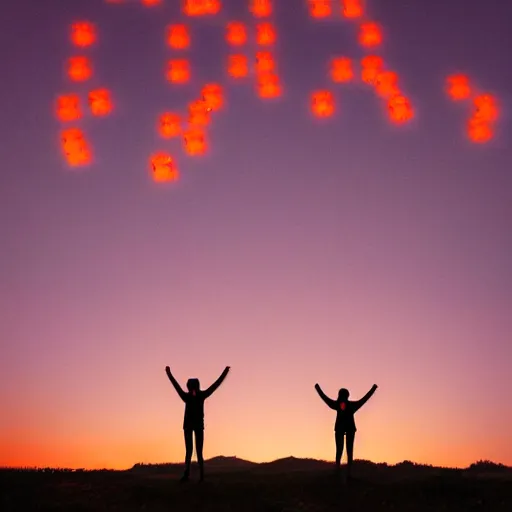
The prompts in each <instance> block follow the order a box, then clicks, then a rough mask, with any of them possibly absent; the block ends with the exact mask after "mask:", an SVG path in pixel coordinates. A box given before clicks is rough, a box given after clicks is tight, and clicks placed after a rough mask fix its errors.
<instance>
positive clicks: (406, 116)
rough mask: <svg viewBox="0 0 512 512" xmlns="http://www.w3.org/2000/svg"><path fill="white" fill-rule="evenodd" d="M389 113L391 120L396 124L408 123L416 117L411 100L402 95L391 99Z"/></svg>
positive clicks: (396, 95)
mask: <svg viewBox="0 0 512 512" xmlns="http://www.w3.org/2000/svg"><path fill="white" fill-rule="evenodd" d="M388 113H389V118H390V120H391V121H392V122H394V123H396V124H403V123H406V122H408V121H410V120H411V119H412V118H413V117H414V110H413V108H412V105H411V102H410V101H409V98H407V97H406V96H404V95H403V94H401V93H398V94H395V95H393V96H391V97H390V98H389V100H388Z"/></svg>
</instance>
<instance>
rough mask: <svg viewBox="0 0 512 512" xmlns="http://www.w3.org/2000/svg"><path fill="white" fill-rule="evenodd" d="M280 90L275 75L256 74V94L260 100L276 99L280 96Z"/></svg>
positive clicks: (269, 73) (278, 81)
mask: <svg viewBox="0 0 512 512" xmlns="http://www.w3.org/2000/svg"><path fill="white" fill-rule="evenodd" d="M281 92H282V88H281V83H280V80H279V76H278V75H277V74H275V73H272V72H268V73H261V74H258V94H259V96H260V98H265V99H268V98H277V97H279V96H281Z"/></svg>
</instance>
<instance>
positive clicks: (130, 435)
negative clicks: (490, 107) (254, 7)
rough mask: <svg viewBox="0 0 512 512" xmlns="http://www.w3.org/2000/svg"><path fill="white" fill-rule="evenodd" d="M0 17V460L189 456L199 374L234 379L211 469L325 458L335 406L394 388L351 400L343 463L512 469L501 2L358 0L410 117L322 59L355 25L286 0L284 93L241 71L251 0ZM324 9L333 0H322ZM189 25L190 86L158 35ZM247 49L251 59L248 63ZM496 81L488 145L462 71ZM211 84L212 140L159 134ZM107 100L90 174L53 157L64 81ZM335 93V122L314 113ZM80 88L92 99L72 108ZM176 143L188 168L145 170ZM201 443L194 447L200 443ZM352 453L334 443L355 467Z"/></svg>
mask: <svg viewBox="0 0 512 512" xmlns="http://www.w3.org/2000/svg"><path fill="white" fill-rule="evenodd" d="M4 3H5V5H2V7H1V11H0V42H1V44H0V56H1V57H0V62H1V63H2V68H3V72H2V76H1V78H0V93H1V98H2V99H1V105H2V107H1V111H0V135H1V144H0V165H1V169H0V234H1V250H0V312H1V319H0V343H1V353H0V410H1V413H0V466H60V467H71V468H103V467H107V468H128V467H131V466H132V465H133V464H134V463H136V462H146V463H158V462H169V461H173V462H181V461H183V459H184V443H183V431H182V421H183V409H184V406H183V403H182V402H181V400H180V399H179V397H178V395H177V394H176V393H175V391H174V389H173V388H172V386H171V383H170V382H169V381H168V379H167V377H166V375H165V366H166V365H169V366H170V367H171V370H172V371H173V374H174V375H175V377H176V378H177V379H178V380H179V381H180V382H181V384H182V386H185V383H186V380H187V379H188V378H189V377H198V378H199V379H200V380H201V384H202V386H203V387H207V386H208V385H210V384H211V383H212V382H213V381H214V380H215V379H216V378H217V377H218V376H219V375H220V373H221V372H222V370H223V369H224V367H225V366H231V373H230V374H229V375H228V377H227V378H226V381H225V382H224V384H223V385H222V386H221V387H220V388H219V390H218V391H217V392H216V393H215V394H214V395H213V396H212V397H211V398H210V399H209V400H208V401H207V403H206V406H205V423H206V430H205V449H204V454H205V457H206V458H210V457H213V456H216V455H226V456H231V455H236V456H237V457H240V458H245V459H249V460H253V461H256V462H261V461H270V460H274V459H277V458H280V457H287V456H290V455H293V456H295V457H312V458H319V459H327V460H334V455H335V447H334V432H333V428H334V420H335V413H334V412H333V411H331V410H330V409H328V408H327V407H326V405H325V404H324V403H323V402H322V401H321V400H320V398H319V397H318V395H317V393H316V391H315V389H314V385H315V383H317V382H318V383H319V384H320V385H321V386H322V388H323V390H324V391H325V393H326V394H327V395H329V396H331V397H335V396H336V394H337V390H338V389H339V388H340V387H346V388H348V389H349V390H350V391H351V397H352V398H354V399H357V398H359V397H361V396H363V395H364V394H365V393H366V392H367V391H368V390H369V389H370V387H371V386H372V384H374V383H376V384H378V386H379V389H378V390H377V392H376V393H375V395H374V396H373V397H372V398H371V400H370V401H369V402H368V403H367V404H366V405H365V406H364V407H363V408H362V409H361V410H360V411H359V412H358V413H357V415H356V423H357V427H358V432H357V436H356V442H355V457H356V458H364V459H370V460H372V461H375V462H381V461H386V462H388V463H396V462H399V461H402V460H404V459H407V460H412V461H415V462H420V463H428V464H435V465H446V466H457V467H459V466H467V465H469V464H470V463H472V462H474V461H476V460H478V459H491V460H493V461H495V462H501V463H504V464H508V465H512V426H511V425H512V401H511V400H510V396H511V384H512V377H511V375H512V372H511V370H510V367H511V361H512V264H511V262H512V145H511V140H512V138H511V137H512V136H511V133H512V129H511V126H510V111H511V110H510V105H511V102H512V89H511V84H512V66H511V63H510V48H512V31H511V29H510V26H511V24H512V6H511V5H510V2H507V1H504V0H487V1H486V2H483V1H481V2H476V1H474V2H468V1H467V0H445V1H443V2H434V1H427V0H422V1H406V0H401V1H400V0H396V1H395V0H387V1H386V0H367V2H366V5H367V15H368V17H369V19H372V20H375V21H377V22H378V23H380V24H381V25H382V27H383V30H384V35H385V42H384V44H383V46H382V48H379V49H378V50H376V53H377V54H379V55H381V56H382V57H383V59H384V61H385V62H386V64H387V65H388V66H389V67H390V68H392V69H394V70H396V71H397V72H398V74H399V76H400V80H401V83H402V84H403V88H404V90H405V91H406V93H407V94H408V95H409V97H410V98H411V101H412V103H413V105H414V108H415V118H414V120H413V121H412V122H411V123H409V124H407V125H405V126H395V125H392V124H391V123H390V121H389V120H388V119H387V116H386V112H385V110H384V108H383V106H382V101H381V100H379V99H378V98H377V97H376V95H375V94H374V93H373V92H372V91H371V90H370V88H369V87H367V86H364V85H362V84H360V83H356V84H353V85H342V84H332V83H331V81H330V79H329V77H328V75H327V63H328V61H329V59H330V58H331V57H332V56H333V55H337V54H341V55H346V56H348V57H351V58H354V59H360V58H361V57H362V56H363V55H365V54H366V53H368V51H367V50H364V49H363V48H361V46H360V45H359V44H358V43H357V27H356V23H354V22H350V21H347V20H343V19H342V18H341V17H340V16H337V17H336V18H332V19H330V20H328V21H323V22H320V21H314V20H312V19H311V18H309V16H308V11H307V8H306V2H305V1H303V0H276V1H275V2H274V4H275V15H274V16H273V21H274V22H275V24H276V27H277V29H278V45H277V47H276V55H277V60H278V66H279V70H280V72H279V74H280V76H281V78H282V82H283V87H284V91H283V96H282V98H280V99H279V100H271V101H263V100H261V99H260V98H258V96H257V94H256V93H255V88H254V77H252V78H248V79H246V80H245V82H244V81H242V83H239V84H238V83H234V81H233V80H232V79H230V78H229V77H228V76H227V75H226V70H225V62H226V58H227V55H228V45H227V44H226V42H225V41H224V27H225V25H226V23H227V22H228V21H230V20H240V21H244V22H247V23H248V24H249V25H250V26H253V25H254V19H253V18H252V16H251V15H250V13H249V12H248V0H243V1H242V0H225V1H224V6H223V10H222V12H221V13H220V14H219V15H217V16H215V17H210V18H199V19H188V20H187V19H185V18H184V17H183V16H182V15H181V14H180V8H179V4H178V2H177V1H170V0H165V1H164V3H163V5H162V6H160V7H154V8H147V7H143V6H142V5H141V3H140V2H139V1H135V0H132V1H127V2H126V4H125V5H109V4H107V3H104V2H103V1H101V0H73V1H72V2H71V1H69V0H44V1H42V0H16V1H14V0H11V1H10V2H7V1H6V2H4ZM334 3H335V4H336V6H337V5H338V4H339V2H338V0H335V2H334ZM79 20H88V21H91V22H94V23H96V24H97V27H98V33H99V42H98V45H97V46H96V47H94V48H92V49H91V50H90V51H88V52H87V54H88V55H90V56H91V57H92V60H93V64H94V68H95V75H94V77H93V79H92V80H91V82H90V83H88V84H81V85H77V84H74V83H72V82H70V81H69V79H68V78H67V77H66V74H65V72H64V71H65V68H64V64H65V61H66V59H67V58H68V57H70V56H71V55H73V54H74V53H76V51H75V50H74V49H73V47H72V45H71V43H70V40H69V26H70V24H71V23H73V22H74V21H79ZM179 21H186V22H187V23H189V24H190V28H191V32H192V48H191V50H190V51H189V55H190V62H191V64H192V70H193V73H194V77H193V80H192V82H191V83H190V84H188V85H184V86H179V87H178V86H173V85H170V84H169V83H168V82H166V80H165V77H164V71H163V70H164V68H165V62H166V60H167V59H169V58H170V57H171V54H172V52H171V50H170V49H169V48H168V47H166V45H165V40H164V32H165V27H166V25H168V24H169V23H171V22H179ZM248 54H249V53H248ZM456 72H462V73H466V74H467V75H468V76H469V77H470V79H471V80H472V81H473V82H474V84H475V85H476V86H477V87H478V89H479V90H481V91H484V92H485V91H488V92H491V93H492V94H495V95H496V97H497V98H499V101H500V109H501V110H500V111H501V117H500V119H499V121H498V124H497V128H496V136H495V138H494V139H493V140H492V141H491V142H490V143H488V144H483V145H482V144H480V145H479V144H474V143H472V142H470V141H469V140H468V138H467V136H466V134H465V122H466V120H467V118H468V116H469V114H470V109H471V105H470V102H469V101H466V102H459V103H456V102H454V101H451V100H450V98H449V97H448V96H447V94H446V92H445V89H444V82H445V79H446V77H447V76H448V75H450V74H452V73H456ZM206 82H218V83H221V84H222V85H223V87H224V88H225V92H226V108H225V109H224V110H222V111H221V112H218V113H215V121H214V123H213V125H212V127H211V129H210V131H209V138H210V145H211V151H210V152H209V154H208V155H206V156H204V157H202V158H196V159H193V158H191V157H189V156H187V155H186V154H185V153H184V151H183V150H182V149H181V147H180V145H179V142H178V141H172V142H169V141H165V140H161V139H159V137H158V135H157V133H156V130H155V123H156V119H157V117H158V115H159V114H161V113H162V112H164V111H166V110H176V111H183V110H184V106H185V105H186V104H187V102H189V101H191V100H192V99H194V98H195V97H197V95H198V92H199V90H200V88H201V86H202V85H203V84H204V83H206ZM92 86H94V87H97V86H104V87H107V88H109V89H110V90H111V91H112V95H113V98H114V101H115V110H114V112H113V113H112V115H110V116H109V117H107V118H105V119H96V118H87V119H85V120H83V121H80V122H79V126H80V127H81V128H83V130H84V131H85V133H86V134H87V136H88V137H89V139H90V141H91V144H92V146H93V149H94V155H95V156H94V162H93V164H92V165H91V166H89V167H87V168H84V169H81V170H76V169H71V168H69V167H68V166H67V165H66V163H65V161H64V159H63V157H62V155H61V153H60V148H59V131H60V130H61V128H62V124H61V123H60V122H59V121H58V120H57V119H56V117H55V114H54V104H55V99H56V97H57V96H58V95H59V94H64V93H68V92H77V93H80V94H84V95H85V93H86V92H87V91H88V90H89V89H90V87H92ZM322 88H328V89H330V90H332V91H333V92H334V94H335V96H336V99H337V100H338V111H337V113H336V115H335V116H334V117H333V118H332V119H329V120H325V121H322V122H319V121H318V120H316V119H314V118H313V117H312V116H311V114H310V112H309V110H308V98H309V95H310V93H311V92H312V91H313V90H315V89H322ZM84 97H85V96H84ZM157 150H165V151H169V152H170V153H171V154H172V155H173V156H174V157H175V158H176V161H177V162H178V166H179V169H180V172H181V178H180V180H179V181H178V182H177V183H171V184H158V183H154V182H153V181H152V179H151V176H150V174H149V171H148V159H149V157H150V155H151V154H152V153H153V152H154V151H157ZM194 458H195V454H194ZM343 460H345V454H344V459H343Z"/></svg>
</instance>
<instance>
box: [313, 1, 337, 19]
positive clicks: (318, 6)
mask: <svg viewBox="0 0 512 512" xmlns="http://www.w3.org/2000/svg"><path fill="white" fill-rule="evenodd" d="M308 6H309V15H310V16H311V17H312V18H317V19H320V18H328V17H329V16H330V15H331V14H332V6H331V0H308Z"/></svg>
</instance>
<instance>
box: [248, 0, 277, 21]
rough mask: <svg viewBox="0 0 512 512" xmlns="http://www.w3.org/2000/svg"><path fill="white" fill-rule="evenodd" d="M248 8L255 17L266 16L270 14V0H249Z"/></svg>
mask: <svg viewBox="0 0 512 512" xmlns="http://www.w3.org/2000/svg"><path fill="white" fill-rule="evenodd" d="M249 10H250V11H251V12H252V14H253V15H254V16H255V17H256V18H267V17H268V16H270V15H271V14H272V1H271V0H250V7H249Z"/></svg>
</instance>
